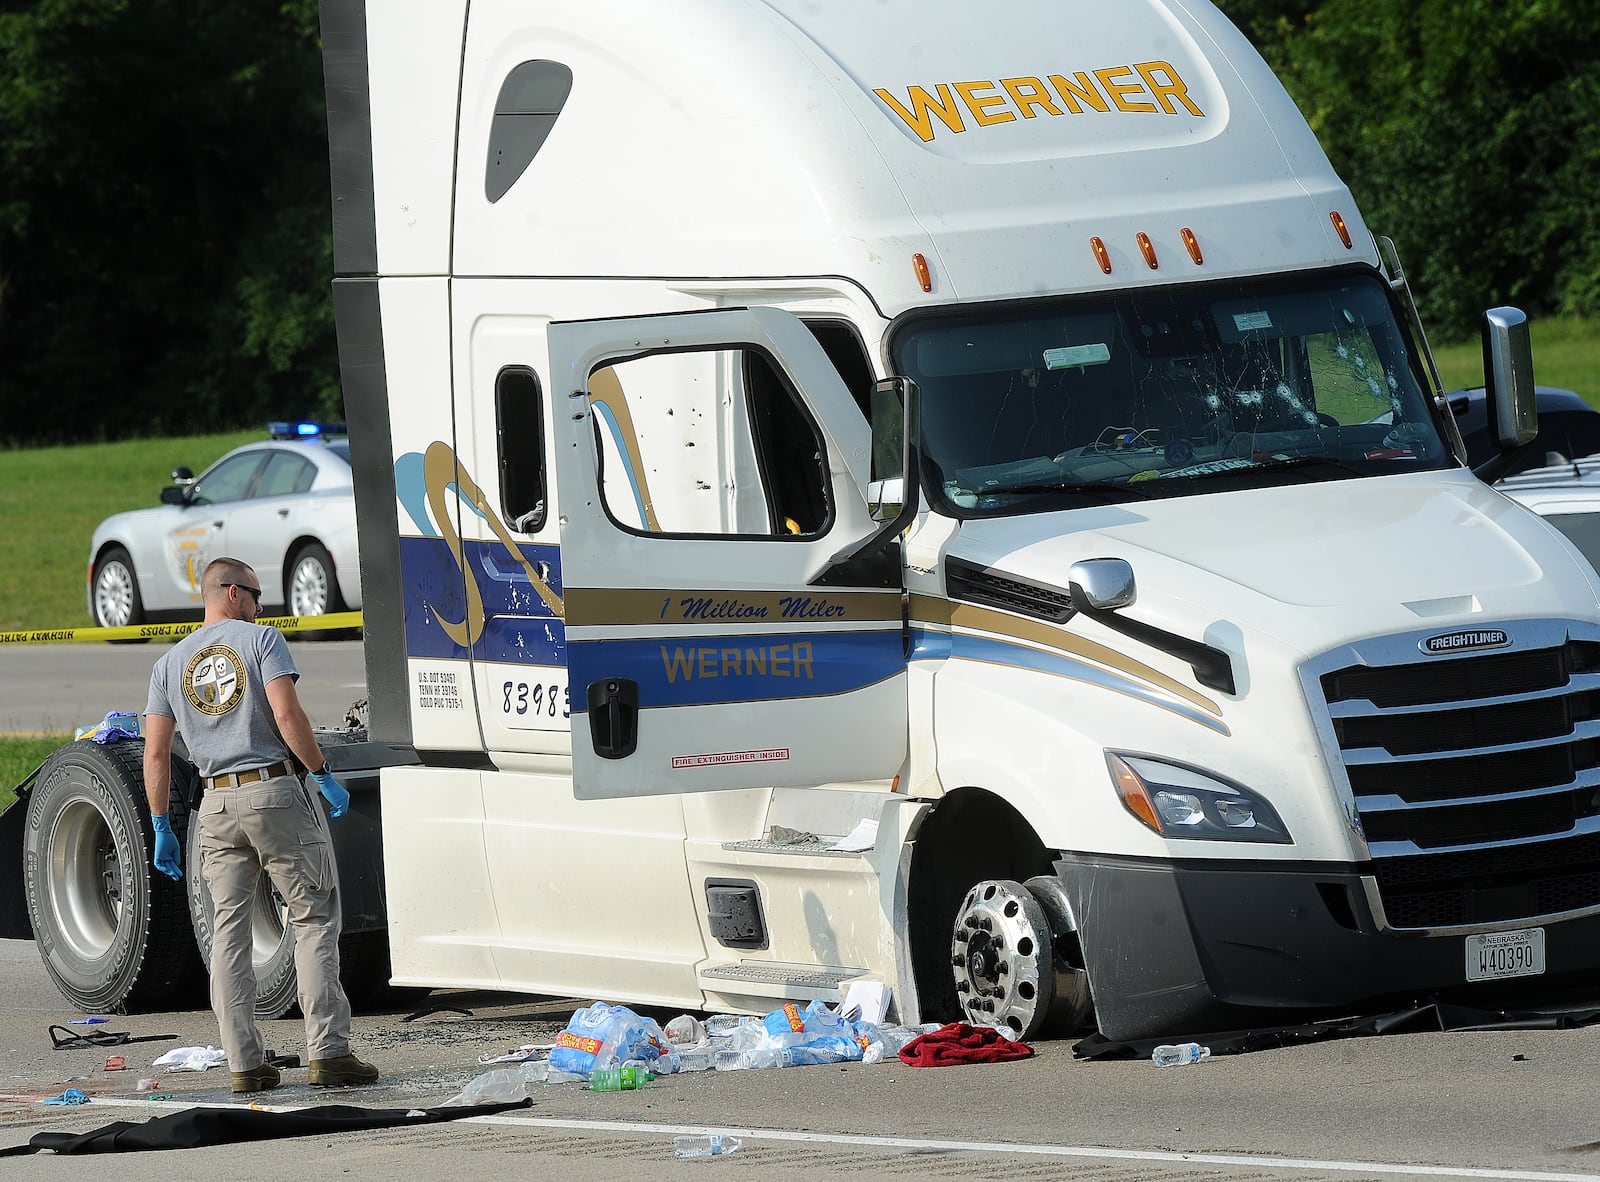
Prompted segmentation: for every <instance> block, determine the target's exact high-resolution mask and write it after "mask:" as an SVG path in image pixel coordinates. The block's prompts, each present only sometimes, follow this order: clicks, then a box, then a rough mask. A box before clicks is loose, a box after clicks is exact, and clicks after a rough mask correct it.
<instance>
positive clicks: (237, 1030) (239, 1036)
mask: <svg viewBox="0 0 1600 1182" xmlns="http://www.w3.org/2000/svg"><path fill="white" fill-rule="evenodd" d="M327 826H328V821H327V818H326V817H325V816H324V815H323V812H322V809H321V808H320V807H318V805H317V804H316V802H315V801H314V800H313V799H312V796H311V793H310V791H309V790H308V789H307V788H306V786H305V785H304V784H302V783H301V782H300V780H299V779H297V778H296V777H294V776H278V777H276V778H274V779H271V780H262V781H259V782H257V783H254V784H244V785H241V786H239V787H236V788H208V789H206V792H205V795H204V796H203V797H202V798H201V802H200V868H201V873H202V874H204V875H205V880H206V883H207V885H209V886H210V888H211V900H212V903H213V904H214V906H215V916H216V919H215V926H214V929H213V934H212V942H211V1008H212V1009H213V1010H215V1011H216V1015H217V1023H218V1025H219V1026H220V1027H221V1029H222V1048H223V1050H225V1051H226V1052H227V1053H228V1066H229V1068H230V1069H231V1070H233V1071H252V1070H254V1069H255V1068H256V1067H258V1066H260V1065H261V1063H262V1061H263V1060H264V1059H265V1057H266V1056H265V1050H264V1048H263V1047H262V1045H261V1033H260V1030H259V1029H258V1028H257V1026H256V1018H255V1002H256V977H255V969H254V967H253V966H252V964H251V946H252V943H253V941H252V933H251V913H252V911H253V910H254V907H255V900H256V889H257V883H258V882H259V881H260V878H261V871H262V870H265V871H266V872H267V874H268V875H269V876H270V877H271V879H272V885H273V886H274V887H276V888H277V890H278V894H280V895H281V896H283V902H284V905H285V906H286V907H287V909H288V913H289V924H290V927H291V929H292V931H293V934H294V966H295V971H296V974H297V975H298V978H299V981H298V984H299V996H300V1012H301V1013H302V1014H304V1015H305V1019H306V1057H307V1058H308V1059H334V1058H338V1057H339V1056H340V1055H346V1054H349V1053H350V1002H349V1000H348V999H347V998H346V997H345V993H344V989H343V987H342V986H341V985H340V984H339V931H340V926H341V918H340V912H339V878H338V872H337V870H336V869H335V867H334V861H333V845H332V843H331V841H330V840H329V837H328V827H327Z"/></svg>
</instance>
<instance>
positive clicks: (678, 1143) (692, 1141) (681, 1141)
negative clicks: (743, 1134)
mask: <svg viewBox="0 0 1600 1182" xmlns="http://www.w3.org/2000/svg"><path fill="white" fill-rule="evenodd" d="M738 1148H739V1138H737V1137H730V1136H728V1134H726V1133H699V1134H695V1135H685V1136H682V1137H674V1138H673V1139H672V1156H673V1157H722V1156H724V1155H725V1154H729V1153H734V1152H736V1151H737V1150H738Z"/></svg>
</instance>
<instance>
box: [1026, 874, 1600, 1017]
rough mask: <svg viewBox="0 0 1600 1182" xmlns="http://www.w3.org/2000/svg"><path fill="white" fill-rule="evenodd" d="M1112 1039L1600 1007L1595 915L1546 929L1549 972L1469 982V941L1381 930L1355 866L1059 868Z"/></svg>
mask: <svg viewBox="0 0 1600 1182" xmlns="http://www.w3.org/2000/svg"><path fill="white" fill-rule="evenodd" d="M1056 872H1057V874H1058V875H1059V876H1060V879H1061V883H1062V886H1063V887H1064V889H1065V891H1066V894H1067V898H1068V900H1069V902H1070V904H1071V907H1072V914H1073V917H1074V919H1075V921H1076V923H1077V927H1078V940H1079V944H1080V946H1081V950H1082V957H1083V966H1082V967H1084V968H1085V969H1087V971H1088V974H1089V983H1090V987H1091V989H1092V990H1093V993H1094V1004H1095V1013H1096V1015H1097V1017H1098V1022H1099V1028H1100V1032H1101V1033H1102V1034H1104V1035H1105V1036H1106V1037H1107V1038H1113V1039H1123V1040H1127V1039H1140V1038H1152V1037H1156V1036H1162V1035H1175V1034H1198V1033H1203V1032H1208V1031H1221V1030H1238V1029H1248V1028H1261V1027H1264V1026H1274V1025H1288V1024H1296V1023H1299V1022H1304V1021H1309V1020H1312V1019H1315V1018H1329V1017H1344V1016H1349V1015H1352V1014H1357V1013H1363V1012H1377V1011H1379V1010H1381V1009H1384V1008H1389V1006H1391V1005H1394V1004H1407V1003H1410V1002H1413V1001H1417V1000H1420V999H1422V998H1424V997H1427V998H1438V999H1440V1000H1448V1001H1455V1002H1458V1003H1461V1004H1465V1005H1473V1006H1478V1007H1482V1008H1506V1007H1512V1006H1528V1005H1537V1004H1541V1003H1555V1002H1558V1001H1560V1000H1562V999H1564V998H1565V997H1566V996H1569V995H1571V994H1573V993H1575V992H1576V991H1578V990H1581V989H1584V988H1589V989H1592V990H1594V992H1595V993H1596V994H1600V915H1588V916H1582V917H1579V918H1570V919H1562V920H1558V921H1546V922H1543V923H1541V922H1539V921H1538V920H1536V919H1535V920H1529V921H1527V922H1526V923H1521V922H1516V923H1505V924H1498V925H1496V926H1497V927H1499V928H1519V927H1542V928H1544V932H1545V942H1544V947H1545V971H1544V973H1542V974H1540V975H1539V976H1536V977H1518V978H1511V979H1508V980H1500V981H1480V982H1468V981H1467V979H1466V935H1465V934H1464V933H1461V932H1455V933H1443V934H1436V935H1424V934H1422V933H1420V932H1396V931H1392V930H1382V929H1380V927H1379V925H1378V923H1377V922H1376V920H1375V919H1374V917H1373V914H1372V908H1371V907H1370V906H1369V904H1368V901H1367V892H1366V889H1365V884H1364V882H1363V878H1362V875H1361V874H1360V872H1359V870H1358V868H1357V867H1355V866H1351V865H1330V864H1321V865H1305V864H1302V865H1295V866H1284V865H1280V864H1272V865H1264V864H1262V863H1260V862H1237V861H1234V862H1223V863H1218V862H1204V863H1200V862H1191V863H1176V864H1175V863H1168V862H1144V861H1137V860H1133V859H1126V860H1123V859H1107V858H1102V857H1093V856H1087V855H1076V854H1068V855H1066V856H1064V857H1063V858H1062V859H1061V860H1060V861H1058V862H1057V863H1056Z"/></svg>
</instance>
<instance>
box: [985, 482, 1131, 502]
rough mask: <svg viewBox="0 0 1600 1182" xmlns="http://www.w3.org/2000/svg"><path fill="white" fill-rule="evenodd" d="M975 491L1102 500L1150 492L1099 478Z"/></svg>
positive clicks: (1006, 486)
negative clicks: (1072, 495) (1086, 496)
mask: <svg viewBox="0 0 1600 1182" xmlns="http://www.w3.org/2000/svg"><path fill="white" fill-rule="evenodd" d="M977 493H978V495H979V496H981V497H991V496H996V495H998V494H1005V493H1088V494H1089V495H1091V496H1097V497H1100V498H1102V499H1104V500H1113V499H1117V498H1121V497H1124V496H1127V497H1135V498H1140V499H1144V500H1148V499H1149V498H1150V494H1149V493H1147V492H1146V491H1145V490H1144V489H1142V488H1140V487H1139V486H1138V485H1137V484H1129V483H1122V484H1111V483H1109V482H1106V481H1101V480H1041V481H1037V482H1035V483H1032V484H1008V485H1005V486H1003V487H1001V488H982V489H978V490H977Z"/></svg>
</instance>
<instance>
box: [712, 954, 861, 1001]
mask: <svg viewBox="0 0 1600 1182" xmlns="http://www.w3.org/2000/svg"><path fill="white" fill-rule="evenodd" d="M865 972H866V970H865V969H851V968H840V967H838V966H836V965H814V964H781V963H778V962H776V961H739V962H736V963H734V964H717V965H710V966H708V967H706V968H703V969H701V970H700V980H701V982H702V983H703V984H704V985H705V986H706V988H707V989H708V990H710V991H715V992H720V993H741V994H749V995H752V996H756V997H773V998H782V999H784V1000H789V1001H810V1000H811V999H812V998H814V997H820V998H822V999H823V1000H825V1001H838V1000H840V999H841V997H842V996H843V994H842V993H841V991H840V988H839V986H840V983H841V982H843V981H848V980H849V979H850V978H851V977H859V976H861V975H862V974H864V973H865ZM723 982H731V983H734V984H735V985H736V986H737V988H728V987H727V986H726V985H723V984H722V983H723Z"/></svg>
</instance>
